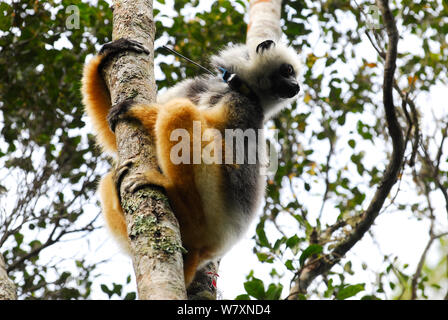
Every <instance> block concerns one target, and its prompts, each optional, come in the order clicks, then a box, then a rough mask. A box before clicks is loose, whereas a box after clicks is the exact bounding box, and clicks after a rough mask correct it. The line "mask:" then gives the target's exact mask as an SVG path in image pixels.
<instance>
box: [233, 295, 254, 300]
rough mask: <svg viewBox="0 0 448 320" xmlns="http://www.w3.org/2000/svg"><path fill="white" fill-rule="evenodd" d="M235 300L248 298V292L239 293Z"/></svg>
mask: <svg viewBox="0 0 448 320" xmlns="http://www.w3.org/2000/svg"><path fill="white" fill-rule="evenodd" d="M235 300H250V296H249V295H248V294H240V295H239V296H237V297H236V298H235Z"/></svg>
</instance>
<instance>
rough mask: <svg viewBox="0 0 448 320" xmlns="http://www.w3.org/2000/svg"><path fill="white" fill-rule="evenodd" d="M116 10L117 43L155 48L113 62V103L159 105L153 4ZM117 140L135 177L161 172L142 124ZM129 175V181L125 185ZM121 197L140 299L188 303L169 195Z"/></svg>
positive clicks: (126, 125)
mask: <svg viewBox="0 0 448 320" xmlns="http://www.w3.org/2000/svg"><path fill="white" fill-rule="evenodd" d="M113 10H114V19H113V20H114V21H113V35H112V38H113V40H117V39H120V38H127V39H132V40H137V41H139V42H141V43H142V44H143V45H144V46H146V47H147V48H148V49H149V51H150V54H149V55H143V54H140V55H136V54H133V53H128V54H125V55H122V56H120V57H118V58H117V59H115V60H114V61H113V63H111V64H110V66H109V67H108V68H107V70H106V72H105V75H104V76H105V80H106V83H107V86H108V88H109V91H110V95H111V101H112V104H117V103H119V102H121V101H123V100H125V99H127V98H133V99H134V100H135V101H137V102H139V103H146V104H148V103H151V102H154V101H155V100H156V86H155V79H154V35H155V24H154V19H153V12H152V1H145V0H121V1H120V0H115V1H114V8H113ZM116 136H117V146H118V158H119V160H118V164H120V163H123V162H124V161H126V160H128V159H133V161H134V164H135V165H134V166H133V167H132V168H131V169H130V172H129V173H130V174H133V173H136V172H143V171H145V170H147V169H151V168H157V159H156V153H155V145H154V139H153V137H151V136H150V135H149V134H148V133H147V132H146V131H145V130H143V129H142V127H141V126H140V124H138V123H137V122H133V121H121V122H120V123H119V124H118V125H117V127H116ZM128 177H129V175H126V176H125V177H124V179H123V182H124V183H125V182H126V179H127V178H128ZM124 183H123V184H122V186H123V185H124ZM120 194H121V199H122V201H121V204H122V207H123V209H124V211H125V216H126V223H127V226H128V234H129V235H131V237H130V239H131V250H132V256H133V264H134V271H135V275H136V279H137V289H138V297H139V299H141V300H147V299H169V300H172V299H185V298H186V292H185V284H184V276H183V261H182V245H181V238H180V231H179V225H178V222H177V220H176V218H175V216H174V214H173V211H172V209H171V208H170V206H169V203H168V199H167V197H166V195H165V194H164V193H163V192H162V191H161V190H160V189H158V188H152V187H146V188H144V189H142V190H139V191H138V192H136V193H134V194H128V193H126V192H125V190H124V188H121V190H120ZM142 230H144V232H142Z"/></svg>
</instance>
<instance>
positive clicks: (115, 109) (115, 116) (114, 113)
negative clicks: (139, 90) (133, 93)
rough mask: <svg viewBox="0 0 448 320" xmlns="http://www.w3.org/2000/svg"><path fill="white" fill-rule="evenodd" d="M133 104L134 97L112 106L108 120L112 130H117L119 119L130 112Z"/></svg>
mask: <svg viewBox="0 0 448 320" xmlns="http://www.w3.org/2000/svg"><path fill="white" fill-rule="evenodd" d="M133 104H134V99H132V98H129V99H126V100H124V101H122V102H120V103H117V104H116V105H114V106H112V108H110V110H109V114H108V115H107V122H108V123H109V127H110V129H111V130H112V132H115V127H116V126H117V123H118V121H119V120H120V119H121V118H122V115H124V114H126V112H128V110H129V109H130V108H131V106H132V105H133Z"/></svg>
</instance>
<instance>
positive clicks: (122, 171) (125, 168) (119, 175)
mask: <svg viewBox="0 0 448 320" xmlns="http://www.w3.org/2000/svg"><path fill="white" fill-rule="evenodd" d="M133 165H134V159H128V160H126V161H125V162H123V163H122V164H121V166H119V167H118V168H117V169H116V170H115V174H114V180H115V187H116V188H117V191H118V192H120V187H121V183H122V182H123V178H124V176H125V175H126V174H127V173H128V172H129V169H130V168H131V167H132V166H133Z"/></svg>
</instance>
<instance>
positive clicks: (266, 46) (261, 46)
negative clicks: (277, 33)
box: [255, 40, 275, 53]
mask: <svg viewBox="0 0 448 320" xmlns="http://www.w3.org/2000/svg"><path fill="white" fill-rule="evenodd" d="M271 46H275V42H274V41H272V40H265V41H263V42H261V43H260V44H259V45H258V46H257V49H256V50H255V52H256V53H259V52H258V51H259V50H261V53H263V51H265V50H268V49H269V48H270V47H271Z"/></svg>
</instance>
